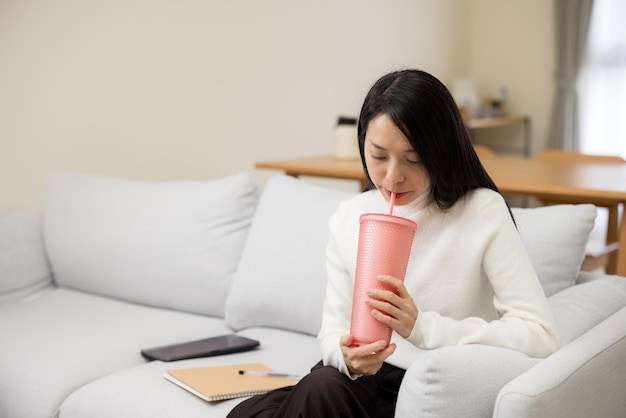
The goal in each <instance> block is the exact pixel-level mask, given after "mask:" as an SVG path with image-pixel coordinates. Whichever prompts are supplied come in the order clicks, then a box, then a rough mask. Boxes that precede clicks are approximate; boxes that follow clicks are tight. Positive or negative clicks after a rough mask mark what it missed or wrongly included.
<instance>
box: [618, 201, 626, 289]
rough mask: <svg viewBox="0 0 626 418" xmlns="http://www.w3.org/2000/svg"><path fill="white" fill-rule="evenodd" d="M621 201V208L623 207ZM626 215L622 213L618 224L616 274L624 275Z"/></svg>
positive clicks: (625, 273)
mask: <svg viewBox="0 0 626 418" xmlns="http://www.w3.org/2000/svg"><path fill="white" fill-rule="evenodd" d="M623 208H624V207H623V203H622V209H623ZM625 218H626V216H624V214H622V220H621V222H620V225H619V248H618V249H617V268H616V274H617V275H618V276H622V277H626V222H625V221H624V219H625Z"/></svg>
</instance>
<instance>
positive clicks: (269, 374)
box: [239, 370, 300, 379]
mask: <svg viewBox="0 0 626 418" xmlns="http://www.w3.org/2000/svg"><path fill="white" fill-rule="evenodd" d="M239 374H243V375H246V376H261V377H263V376H265V377H286V378H288V379H300V376H298V375H296V374H289V373H277V372H266V371H263V370H239Z"/></svg>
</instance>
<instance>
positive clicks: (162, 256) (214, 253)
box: [44, 173, 259, 316]
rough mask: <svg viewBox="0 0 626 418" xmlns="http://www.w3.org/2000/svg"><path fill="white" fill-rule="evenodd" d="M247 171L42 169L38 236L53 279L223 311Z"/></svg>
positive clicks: (240, 236) (248, 216)
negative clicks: (206, 177)
mask: <svg viewBox="0 0 626 418" xmlns="http://www.w3.org/2000/svg"><path fill="white" fill-rule="evenodd" d="M258 194H259V193H258V188H257V186H256V183H255V181H254V178H253V176H252V174H251V173H241V174H238V175H234V176H230V177H227V178H223V179H219V180H213V181H206V182H191V181H186V182H185V181H178V182H163V183H156V182H155V183H151V182H143V181H131V180H121V179H113V178H104V177H96V176H91V175H81V174H55V175H52V176H50V177H49V178H48V181H47V185H46V200H45V207H44V236H45V243H46V248H47V251H48V254H49V257H50V263H51V265H52V271H53V273H54V278H55V280H56V282H57V283H58V284H59V285H61V286H67V287H72V288H75V289H80V290H84V291H87V292H92V293H96V294H100V295H105V296H111V297H115V298H120V299H125V300H129V301H133V302H139V303H144V304H147V305H152V306H158V307H164V308H171V309H177V310H181V311H187V312H194V313H201V314H206V315H215V316H223V313H224V301H225V299H226V295H227V292H228V289H229V287H230V281H231V279H232V276H233V275H234V273H235V270H236V266H237V263H238V262H239V257H240V256H241V250H242V248H243V245H244V242H245V239H246V236H247V234H248V230H249V227H250V222H251V221H252V216H253V214H254V210H255V207H256V203H257V201H258Z"/></svg>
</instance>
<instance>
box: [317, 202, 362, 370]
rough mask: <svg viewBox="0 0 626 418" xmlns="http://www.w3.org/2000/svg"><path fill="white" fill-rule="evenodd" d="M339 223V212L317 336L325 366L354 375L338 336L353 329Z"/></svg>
mask: <svg viewBox="0 0 626 418" xmlns="http://www.w3.org/2000/svg"><path fill="white" fill-rule="evenodd" d="M338 222H339V223H340V222H341V221H340V220H339V219H338V216H337V214H335V215H334V216H333V217H332V218H331V221H330V226H331V227H330V238H329V241H328V246H327V249H326V256H327V261H326V268H327V282H326V297H325V300H324V310H323V314H322V327H321V329H320V332H319V333H318V336H317V339H318V343H319V345H320V351H321V354H322V361H323V362H324V365H326V366H333V367H335V368H337V369H338V370H339V371H340V372H342V373H343V374H345V375H347V376H350V377H352V378H354V377H355V376H351V375H350V372H349V371H348V367H347V366H346V364H345V361H344V359H343V355H342V353H341V348H340V345H339V340H340V339H341V337H342V336H344V335H347V334H349V333H350V317H351V314H352V313H351V306H352V293H353V281H352V278H351V275H350V272H349V270H348V268H347V266H346V265H345V261H344V258H343V257H342V256H341V252H340V248H339V246H338V243H337V237H336V230H337V229H336V228H333V224H336V223H338Z"/></svg>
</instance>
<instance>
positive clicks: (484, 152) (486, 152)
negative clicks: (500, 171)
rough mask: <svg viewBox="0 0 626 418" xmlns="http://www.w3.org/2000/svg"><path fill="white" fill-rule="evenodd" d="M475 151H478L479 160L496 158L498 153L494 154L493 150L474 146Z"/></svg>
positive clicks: (482, 146)
mask: <svg viewBox="0 0 626 418" xmlns="http://www.w3.org/2000/svg"><path fill="white" fill-rule="evenodd" d="M474 151H476V154H477V155H478V158H483V157H495V155H496V153H495V152H493V150H492V149H491V148H489V147H486V146H484V145H478V144H474Z"/></svg>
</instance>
